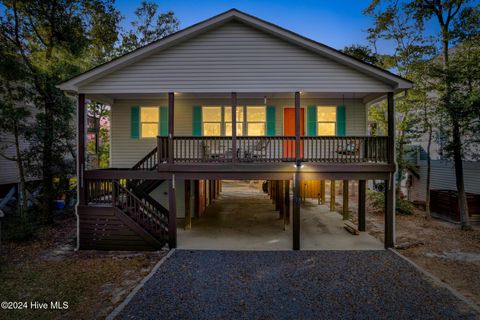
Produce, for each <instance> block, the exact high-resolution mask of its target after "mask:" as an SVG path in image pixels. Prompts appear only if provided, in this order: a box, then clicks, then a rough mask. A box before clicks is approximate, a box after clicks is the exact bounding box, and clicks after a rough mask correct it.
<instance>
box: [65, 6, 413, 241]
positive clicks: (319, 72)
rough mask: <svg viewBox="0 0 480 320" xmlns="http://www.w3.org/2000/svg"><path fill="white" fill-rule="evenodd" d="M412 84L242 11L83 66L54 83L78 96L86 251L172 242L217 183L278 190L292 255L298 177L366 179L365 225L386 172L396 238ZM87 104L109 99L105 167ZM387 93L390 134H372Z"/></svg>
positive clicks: (388, 221)
mask: <svg viewBox="0 0 480 320" xmlns="http://www.w3.org/2000/svg"><path fill="white" fill-rule="evenodd" d="M410 87H411V83H410V82H409V81H407V80H405V79H403V78H401V77H399V76H396V75H395V74H392V73H390V72H388V71H385V70H382V69H379V68H377V67H374V66H372V65H369V64H366V63H363V62H361V61H359V60H356V59H354V58H352V57H350V56H348V55H345V54H343V53H341V52H339V51H337V50H335V49H332V48H330V47H328V46H326V45H323V44H321V43H318V42H315V41H313V40H310V39H307V38H305V37H302V36H301V35H298V34H295V33H293V32H291V31H288V30H285V29H283V28H281V27H279V26H276V25H274V24H271V23H269V22H266V21H263V20H260V19H258V18H256V17H253V16H251V15H248V14H246V13H243V12H240V11H238V10H234V9H233V10H229V11H227V12H225V13H222V14H220V15H217V16H214V17H212V18H210V19H208V20H205V21H203V22H200V23H198V24H195V25H193V26H191V27H188V28H186V29H183V30H181V31H179V32H176V33H174V34H172V35H170V36H168V37H166V38H163V39H161V40H159V41H156V42H153V43H151V44H149V45H147V46H145V47H142V48H140V49H137V50H135V51H133V52H131V53H128V54H126V55H124V56H122V57H120V58H118V59H114V60H112V61H110V62H108V63H105V64H103V65H100V66H98V67H96V68H94V69H92V70H90V71H87V72H85V73H83V74H80V75H78V76H76V77H74V78H73V79H70V80H68V81H66V82H64V83H62V84H60V85H59V88H61V89H62V90H64V91H65V92H66V93H68V94H73V95H76V96H77V97H78V178H79V180H78V181H79V182H78V195H79V198H78V199H79V202H78V208H77V215H78V222H79V223H78V226H79V230H78V234H79V247H80V248H85V249H86V248H94V249H130V250H143V249H155V248H160V247H162V246H164V245H168V246H169V247H170V248H175V247H176V244H177V232H176V229H177V220H178V219H185V220H186V223H189V219H191V217H192V215H193V216H198V215H200V214H201V212H202V211H203V210H204V209H205V207H206V206H208V204H209V203H210V201H211V199H212V198H215V197H216V195H218V192H219V189H220V183H219V181H220V180H222V179H229V180H251V179H255V180H266V181H270V186H271V187H272V188H275V190H277V191H276V192H278V190H281V192H282V197H279V198H281V199H283V200H282V201H284V203H285V204H286V206H284V208H285V209H284V210H285V211H286V212H287V214H286V216H287V217H288V219H289V221H290V217H291V230H292V238H293V239H292V248H293V249H296V250H298V249H300V247H301V245H300V214H301V212H300V201H299V195H300V187H299V181H300V180H321V181H325V180H358V181H359V183H358V185H359V194H360V200H359V219H360V221H359V229H360V230H362V229H363V230H364V229H365V185H366V183H365V182H366V180H373V179H375V180H383V181H385V183H386V186H387V188H386V190H385V200H386V217H385V247H391V246H393V245H394V206H395V204H394V192H395V190H394V183H393V178H392V177H393V174H394V172H395V163H394V159H395V157H394V139H395V136H394V130H393V128H394V121H395V120H394V115H395V107H394V99H393V97H394V94H396V93H399V92H402V91H405V90H407V89H408V88H410ZM86 99H92V100H97V101H102V102H105V103H108V104H109V105H111V159H110V167H111V168H109V169H103V170H88V168H87V167H86V161H85V137H86V129H85V124H86V123H85V119H86V118H85V117H86V116H85V100H86ZM382 99H386V100H387V101H388V115H386V117H388V125H389V130H388V135H387V136H369V135H368V134H367V132H368V130H367V108H368V105H369V104H371V103H373V102H377V101H381V100H382ZM290 190H291V192H290ZM290 199H293V200H292V201H290ZM289 208H292V209H291V211H292V215H291V216H290V213H289V212H290V209H289Z"/></svg>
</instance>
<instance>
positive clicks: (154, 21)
mask: <svg viewBox="0 0 480 320" xmlns="http://www.w3.org/2000/svg"><path fill="white" fill-rule="evenodd" d="M135 16H136V20H135V21H133V22H132V23H131V26H132V28H131V29H130V30H129V31H127V32H126V33H124V34H122V39H121V44H120V46H119V47H118V48H117V52H118V53H117V54H118V55H122V54H125V53H127V52H130V51H132V50H135V49H137V48H140V47H142V46H145V45H146V44H148V43H151V42H153V41H156V40H158V39H161V38H163V37H165V36H168V35H169V34H171V33H173V32H175V31H177V30H178V26H179V22H178V19H177V18H176V17H175V14H174V13H173V12H172V11H168V12H165V13H160V12H158V4H157V3H155V2H149V1H142V3H141V4H140V7H139V8H138V9H137V10H135Z"/></svg>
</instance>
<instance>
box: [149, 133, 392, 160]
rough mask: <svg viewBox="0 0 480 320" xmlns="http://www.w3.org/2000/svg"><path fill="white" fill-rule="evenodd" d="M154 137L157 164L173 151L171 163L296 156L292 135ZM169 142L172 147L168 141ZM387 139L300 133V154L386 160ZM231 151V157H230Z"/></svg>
mask: <svg viewBox="0 0 480 320" xmlns="http://www.w3.org/2000/svg"><path fill="white" fill-rule="evenodd" d="M232 140H233V139H232V137H223V136H220V137H217V136H214V137H212V136H200V137H191V136H175V137H173V139H171V140H170V139H168V138H166V137H158V148H157V150H158V156H157V158H158V160H159V163H167V161H168V155H169V150H173V161H174V163H232V162H233V158H235V159H236V161H237V162H255V163H268V162H293V161H295V159H296V154H295V137H294V136H237V140H236V150H235V151H234V150H233V144H232ZM170 143H173V148H171V149H170V148H169V144H170ZM387 147H388V138H387V137H385V136H375V137H373V136H342V137H338V136H314V137H307V136H302V137H301V138H300V153H301V154H300V156H299V158H300V159H301V160H302V161H304V162H313V163H315V162H322V163H323V162H326V163H328V162H334V163H386V162H388V148H387ZM234 153H235V157H233V155H234Z"/></svg>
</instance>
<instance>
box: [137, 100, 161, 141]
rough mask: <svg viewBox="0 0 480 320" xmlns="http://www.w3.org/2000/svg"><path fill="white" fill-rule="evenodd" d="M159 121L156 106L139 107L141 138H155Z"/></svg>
mask: <svg viewBox="0 0 480 320" xmlns="http://www.w3.org/2000/svg"><path fill="white" fill-rule="evenodd" d="M159 121H160V115H159V108H158V107H141V108H140V128H141V137H142V138H155V137H156V136H158V126H159Z"/></svg>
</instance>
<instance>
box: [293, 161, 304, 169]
mask: <svg viewBox="0 0 480 320" xmlns="http://www.w3.org/2000/svg"><path fill="white" fill-rule="evenodd" d="M293 166H294V167H295V168H299V169H301V168H303V164H302V162H301V161H300V160H297V162H296V163H295V164H294V165H293Z"/></svg>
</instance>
